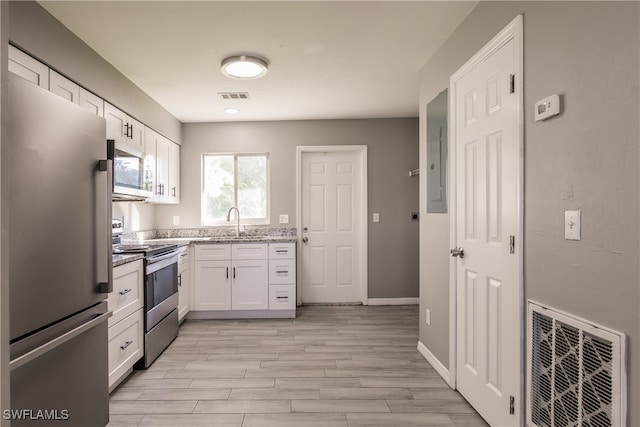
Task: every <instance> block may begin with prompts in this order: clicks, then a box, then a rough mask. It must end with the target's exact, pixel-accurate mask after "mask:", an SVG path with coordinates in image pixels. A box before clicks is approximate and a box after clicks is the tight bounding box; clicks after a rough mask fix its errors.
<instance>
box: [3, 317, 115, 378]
mask: <svg viewBox="0 0 640 427" xmlns="http://www.w3.org/2000/svg"><path fill="white" fill-rule="evenodd" d="M112 315H113V312H111V311H108V312H106V313H103V314H101V315H100V316H98V317H96V318H94V319H92V320H90V321H88V322H87V323H84V324H82V325H80V326H78V327H77V328H74V329H72V330H70V331H69V332H67V333H65V334H63V335H60V336H59V337H57V338H55V339H53V340H51V341H49V342H47V343H45V344H43V345H41V346H40V347H36V348H34V349H33V350H31V351H30V352H28V353H25V354H23V355H22V356H20V357H16V358H15V359H13V360H12V361H11V362H9V367H10V369H11V370H12V371H13V370H14V369H17V368H19V367H21V366H23V365H25V364H27V363H29V362H31V361H32V360H35V359H37V358H38V357H40V356H42V355H43V354H45V353H47V352H49V351H51V350H53V349H54V348H56V347H59V346H61V345H62V344H64V343H66V342H67V341H69V340H70V339H73V338H75V337H77V336H78V335H80V334H82V333H84V332H86V331H88V330H89V329H91V328H93V327H94V326H97V325H98V324H100V323H102V322H104V321H105V320H107V319H108V318H109V317H111V316H112Z"/></svg>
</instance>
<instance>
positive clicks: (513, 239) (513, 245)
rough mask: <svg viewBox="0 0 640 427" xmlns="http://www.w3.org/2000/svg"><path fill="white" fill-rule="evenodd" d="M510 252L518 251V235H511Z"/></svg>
mask: <svg viewBox="0 0 640 427" xmlns="http://www.w3.org/2000/svg"><path fill="white" fill-rule="evenodd" d="M509 253H510V254H515V253H516V236H513V235H512V236H509Z"/></svg>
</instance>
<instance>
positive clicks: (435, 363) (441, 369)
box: [418, 341, 455, 388]
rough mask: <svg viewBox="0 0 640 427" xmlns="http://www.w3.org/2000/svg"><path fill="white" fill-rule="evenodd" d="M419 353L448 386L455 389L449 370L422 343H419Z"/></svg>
mask: <svg viewBox="0 0 640 427" xmlns="http://www.w3.org/2000/svg"><path fill="white" fill-rule="evenodd" d="M418 352H419V353H420V354H421V355H422V357H424V358H425V359H426V360H427V362H429V364H430V365H431V366H432V367H433V369H435V370H436V372H437V373H438V374H439V375H440V376H441V377H442V379H443V380H445V382H446V383H447V384H449V387H451V388H455V387H454V386H453V384H452V381H451V374H450V373H449V370H448V369H447V368H446V367H445V366H444V365H443V364H442V362H440V361H439V360H438V359H437V358H436V357H435V356H434V355H433V353H431V352H430V351H429V349H428V348H427V347H425V346H424V344H422V343H421V342H420V341H418Z"/></svg>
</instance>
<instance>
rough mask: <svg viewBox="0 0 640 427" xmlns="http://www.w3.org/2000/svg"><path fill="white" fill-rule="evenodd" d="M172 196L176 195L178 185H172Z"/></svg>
mask: <svg viewBox="0 0 640 427" xmlns="http://www.w3.org/2000/svg"><path fill="white" fill-rule="evenodd" d="M171 197H176V187H171Z"/></svg>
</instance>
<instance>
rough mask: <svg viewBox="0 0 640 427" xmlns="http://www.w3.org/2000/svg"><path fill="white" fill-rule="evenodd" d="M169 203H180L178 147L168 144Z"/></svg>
mask: <svg viewBox="0 0 640 427" xmlns="http://www.w3.org/2000/svg"><path fill="white" fill-rule="evenodd" d="M168 188H169V194H168V196H169V202H170V203H180V146H179V145H178V144H175V143H173V142H171V143H170V144H169V187H168Z"/></svg>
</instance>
